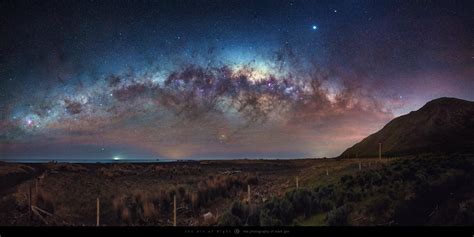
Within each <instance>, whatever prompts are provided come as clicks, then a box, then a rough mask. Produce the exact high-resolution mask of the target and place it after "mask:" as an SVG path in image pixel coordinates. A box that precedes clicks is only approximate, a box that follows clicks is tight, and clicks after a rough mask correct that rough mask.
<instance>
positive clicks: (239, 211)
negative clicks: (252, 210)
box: [230, 201, 248, 220]
mask: <svg viewBox="0 0 474 237" xmlns="http://www.w3.org/2000/svg"><path fill="white" fill-rule="evenodd" d="M246 209H247V208H246V207H245V206H244V205H243V204H242V203H241V202H239V201H236V202H234V203H232V207H231V208H230V213H232V215H234V216H237V217H239V218H240V219H241V220H245V219H247V215H248V214H247V210H246Z"/></svg>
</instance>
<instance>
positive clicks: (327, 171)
mask: <svg viewBox="0 0 474 237" xmlns="http://www.w3.org/2000/svg"><path fill="white" fill-rule="evenodd" d="M326 176H329V169H328V168H326Z"/></svg>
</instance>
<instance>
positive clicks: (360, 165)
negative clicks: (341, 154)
mask: <svg viewBox="0 0 474 237" xmlns="http://www.w3.org/2000/svg"><path fill="white" fill-rule="evenodd" d="M360 170H362V163H361V162H360V161H359V171H360Z"/></svg>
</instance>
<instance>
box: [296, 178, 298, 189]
mask: <svg viewBox="0 0 474 237" xmlns="http://www.w3.org/2000/svg"><path fill="white" fill-rule="evenodd" d="M298 181H299V180H298V176H297V177H296V189H298V188H299V182H298Z"/></svg>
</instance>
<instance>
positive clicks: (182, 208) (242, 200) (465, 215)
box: [0, 155, 474, 226]
mask: <svg viewBox="0 0 474 237" xmlns="http://www.w3.org/2000/svg"><path fill="white" fill-rule="evenodd" d="M472 161H473V159H472V157H471V156H466V155H452V156H449V157H446V156H433V155H430V156H422V157H404V158H392V159H383V160H378V159H347V160H335V159H303V160H290V161H289V160H234V161H201V162H175V163H155V164H61V163H59V164H57V163H56V164H55V163H49V164H11V163H2V164H0V176H1V177H2V179H1V183H0V192H1V194H2V198H1V200H0V225H96V221H97V219H96V218H97V198H99V202H100V212H99V217H100V225H114V226H115V225H173V197H174V196H176V204H177V218H176V219H177V225H185V226H194V225H397V224H402V225H410V224H415V225H424V224H434V225H439V224H441V225H443V224H445V225H469V224H470V225H472V224H473V219H472V218H473V213H474V212H473V210H474V209H473V207H474V205H473V203H474V198H473V197H474V196H473V194H474V192H473V190H474V189H473V182H472V181H473V178H472V174H470V173H472V172H471V171H472V167H473V164H472ZM297 182H298V188H297ZM249 186H250V202H249V201H248V187H249ZM30 187H31V205H32V206H34V207H39V208H40V209H41V210H44V211H45V212H44V213H43V212H42V211H41V210H40V211H34V212H33V213H31V214H30V212H29V208H28V207H29V198H28V197H29V189H30ZM35 212H36V213H35ZM30 216H31V217H30Z"/></svg>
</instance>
